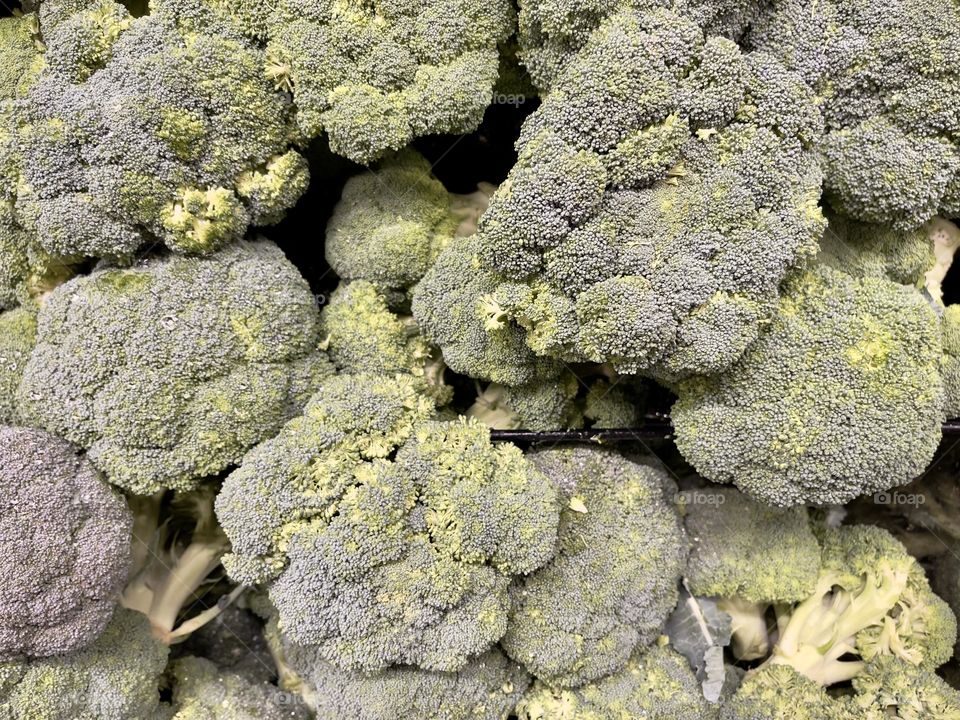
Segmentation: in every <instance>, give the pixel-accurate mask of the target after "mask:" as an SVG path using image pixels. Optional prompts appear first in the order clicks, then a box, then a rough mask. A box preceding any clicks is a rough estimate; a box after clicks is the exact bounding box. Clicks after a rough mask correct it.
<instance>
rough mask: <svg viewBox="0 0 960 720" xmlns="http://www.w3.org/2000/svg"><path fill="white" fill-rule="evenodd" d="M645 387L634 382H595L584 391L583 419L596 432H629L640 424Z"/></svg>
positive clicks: (601, 379) (627, 380) (603, 379)
mask: <svg viewBox="0 0 960 720" xmlns="http://www.w3.org/2000/svg"><path fill="white" fill-rule="evenodd" d="M645 400H646V390H645V388H644V386H643V385H642V384H640V383H638V382H636V381H635V380H630V379H625V378H617V379H616V380H607V379H606V378H597V379H595V380H593V381H592V382H591V383H590V386H589V387H588V388H587V395H586V397H584V399H583V416H584V418H585V419H586V420H587V421H589V423H590V425H591V426H592V427H595V428H632V427H635V426H636V425H638V424H640V422H641V411H642V408H643V405H644V401H645Z"/></svg>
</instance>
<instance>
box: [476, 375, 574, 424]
mask: <svg viewBox="0 0 960 720" xmlns="http://www.w3.org/2000/svg"><path fill="white" fill-rule="evenodd" d="M579 389H580V381H579V380H578V379H577V376H576V375H574V374H573V372H571V371H569V370H561V371H560V374H559V375H558V376H557V377H551V378H545V379H543V380H539V381H537V382H534V383H532V384H530V385H514V386H510V385H500V384H499V383H490V384H489V385H487V387H486V388H484V390H483V392H480V393H478V394H477V399H476V402H474V403H473V405H471V406H470V407H469V408H468V409H467V413H466V414H467V416H468V417H472V418H476V419H477V420H479V421H480V422H482V423H483V424H484V425H487V426H489V427H491V428H496V429H498V430H509V429H513V430H518V429H524V430H558V429H561V428H577V427H580V426H582V425H583V414H582V413H581V412H580V409H579V408H578V407H577V403H576V398H577V391H578V390H579Z"/></svg>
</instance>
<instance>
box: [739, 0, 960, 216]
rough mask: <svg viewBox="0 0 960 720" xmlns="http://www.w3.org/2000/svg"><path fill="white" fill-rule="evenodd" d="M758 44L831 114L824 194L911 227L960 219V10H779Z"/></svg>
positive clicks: (792, 2)
mask: <svg viewBox="0 0 960 720" xmlns="http://www.w3.org/2000/svg"><path fill="white" fill-rule="evenodd" d="M750 43H751V44H752V45H753V46H754V47H757V48H761V49H764V50H767V51H769V52H771V53H773V54H775V55H777V56H778V57H780V58H781V59H782V60H783V61H784V62H785V63H786V64H787V65H788V66H789V67H790V68H791V69H794V70H796V71H798V72H799V73H800V74H801V75H802V76H803V78H804V79H805V80H806V81H807V82H808V83H809V84H810V85H811V87H813V89H814V90H815V92H816V94H817V97H818V100H819V102H820V104H821V105H822V108H823V114H824V118H825V121H826V126H827V133H826V136H825V138H824V141H823V146H822V152H823V159H824V173H825V183H824V194H825V196H826V197H827V199H828V200H829V201H830V203H831V204H832V205H833V206H834V207H835V208H836V209H838V210H840V211H841V212H843V213H844V214H845V215H848V216H850V217H854V218H857V219H859V220H862V221H864V222H871V223H891V224H893V225H894V226H896V227H898V228H901V229H909V228H913V227H917V226H919V225H921V224H923V223H924V222H925V221H926V220H928V219H929V218H930V217H931V216H933V215H936V214H938V213H939V212H942V213H944V214H946V215H947V216H951V215H956V214H958V213H960V141H958V137H960V117H958V115H957V113H956V110H955V108H956V106H957V104H958V103H960V72H958V69H957V65H956V63H955V62H953V61H952V58H956V57H957V56H958V55H960V6H958V5H957V3H955V2H943V0H881V1H878V0H842V1H841V0H822V1H821V2H816V3H810V2H808V0H784V1H783V2H776V3H770V5H769V8H768V10H767V12H766V13H765V15H764V16H763V17H762V18H761V19H760V20H759V21H758V22H757V23H756V25H754V27H753V29H752V31H751V35H750Z"/></svg>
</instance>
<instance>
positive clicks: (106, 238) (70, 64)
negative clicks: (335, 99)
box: [16, 0, 308, 256]
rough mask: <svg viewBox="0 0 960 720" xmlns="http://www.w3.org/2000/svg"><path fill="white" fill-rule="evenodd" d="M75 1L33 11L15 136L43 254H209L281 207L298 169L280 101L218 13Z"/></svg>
mask: <svg viewBox="0 0 960 720" xmlns="http://www.w3.org/2000/svg"><path fill="white" fill-rule="evenodd" d="M48 5H51V6H52V8H53V9H55V8H56V7H57V3H56V2H53V3H47V2H44V7H45V8H46V7H47V6H48ZM53 9H51V10H50V13H53ZM75 10H76V12H74V13H73V14H70V13H63V14H62V15H63V16H62V17H58V18H56V21H54V19H53V18H52V17H51V18H42V21H43V23H42V24H43V30H42V32H43V38H44V42H45V43H46V46H47V52H46V61H47V67H46V69H45V70H44V72H43V73H42V74H41V76H40V78H39V79H38V80H37V82H36V83H35V84H34V86H33V87H32V89H31V90H30V93H29V101H28V103H27V106H26V111H27V120H28V122H27V124H26V125H25V126H24V127H23V128H22V132H21V133H20V138H19V144H20V147H21V148H22V153H23V183H22V184H21V188H20V192H19V193H18V196H17V200H16V209H17V212H18V213H19V215H20V216H21V217H22V218H24V221H25V222H26V224H27V225H28V227H30V228H31V229H32V230H34V231H35V232H36V233H37V234H38V237H39V242H40V243H41V244H42V246H43V247H44V248H45V249H46V250H48V251H49V252H52V253H54V254H57V255H93V256H123V255H126V254H129V253H132V252H133V251H134V250H136V249H137V248H139V247H140V246H141V245H143V244H145V243H148V242H154V241H155V239H159V240H160V241H162V242H164V243H165V244H166V245H167V246H169V247H171V248H173V249H176V250H179V251H183V252H192V253H207V252H210V251H212V250H215V249H217V248H218V247H221V246H223V245H224V244H226V243H227V242H229V241H231V240H234V239H236V238H239V237H241V236H242V235H243V234H244V231H245V230H246V229H247V227H248V226H249V225H251V224H252V225H263V224H269V223H272V222H275V221H277V220H278V219H279V218H280V217H281V216H282V214H283V212H284V211H285V210H286V209H287V208H288V207H290V206H292V205H293V203H294V202H295V201H296V199H297V198H298V197H299V196H300V194H301V193H302V192H303V191H304V190H305V189H306V186H307V182H308V171H307V165H306V161H305V160H304V159H303V158H302V157H301V156H300V155H299V154H298V153H297V152H296V151H294V150H291V149H290V143H291V141H292V140H293V135H294V130H293V126H292V124H291V119H290V115H291V112H292V110H291V108H290V106H289V103H288V102H286V101H285V100H284V98H283V97H282V96H281V95H280V94H278V93H276V92H274V91H273V89H272V88H271V87H270V84H269V82H268V80H267V78H266V77H264V74H263V65H264V63H265V55H264V54H263V52H262V51H261V50H258V49H257V48H256V47H255V46H253V45H252V44H250V43H249V42H248V41H247V40H245V39H244V38H243V36H242V35H241V34H240V32H239V29H238V28H237V27H236V26H234V24H233V23H232V22H231V21H230V19H229V18H228V16H226V15H223V14H220V13H216V12H214V10H213V9H212V6H210V5H209V4H206V3H204V2H203V1H202V0H158V1H157V2H154V3H152V4H151V12H150V14H149V15H147V16H144V17H140V18H131V17H130V15H129V14H128V13H127V10H126V9H125V8H123V6H121V5H119V4H116V3H114V2H113V1H112V0H97V1H96V2H92V3H89V4H88V5H85V6H84V7H82V8H81V9H79V10H77V9H75Z"/></svg>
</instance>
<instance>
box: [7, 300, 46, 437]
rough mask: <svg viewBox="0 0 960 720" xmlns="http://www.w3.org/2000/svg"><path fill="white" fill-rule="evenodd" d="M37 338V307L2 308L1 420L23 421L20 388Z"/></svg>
mask: <svg viewBox="0 0 960 720" xmlns="http://www.w3.org/2000/svg"><path fill="white" fill-rule="evenodd" d="M36 342H37V310H36V308H35V307H32V306H29V305H27V306H24V307H21V308H16V309H15V310H7V311H6V312H0V424H7V425H19V424H20V413H19V411H18V410H17V403H16V398H17V388H18V387H19V385H20V380H21V379H22V377H23V370H24V368H25V367H26V366H27V360H28V359H29V358H30V353H31V352H33V347H34V345H35V344H36Z"/></svg>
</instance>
